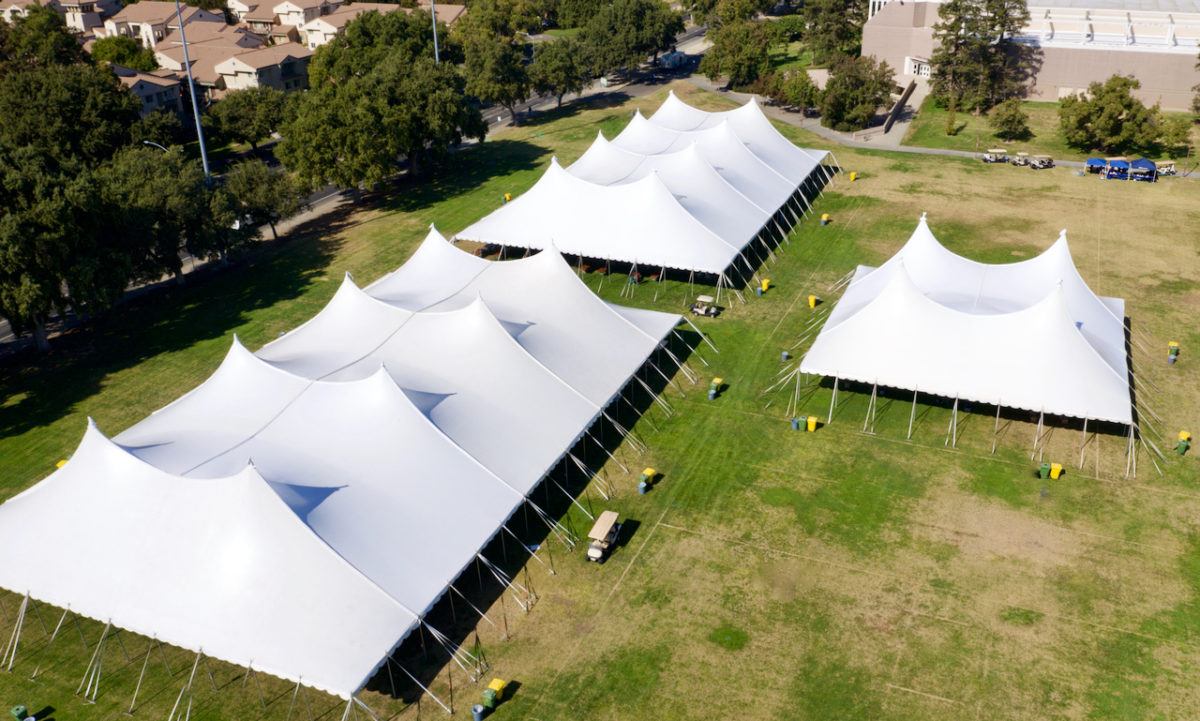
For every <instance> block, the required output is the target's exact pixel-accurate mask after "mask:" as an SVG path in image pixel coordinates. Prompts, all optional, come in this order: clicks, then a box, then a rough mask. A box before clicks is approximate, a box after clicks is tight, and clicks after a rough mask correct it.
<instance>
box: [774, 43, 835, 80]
mask: <svg viewBox="0 0 1200 721" xmlns="http://www.w3.org/2000/svg"><path fill="white" fill-rule="evenodd" d="M769 55H770V61H771V69H772V70H774V71H776V72H780V73H782V72H784V71H786V70H812V69H814V68H823V67H825V65H824V64H823V63H821V64H814V63H813V52H812V51H811V50H809V49H808V48H806V47H805V46H804V43H802V42H790V43H781V44H779V45H773V46H771V49H770V51H769Z"/></svg>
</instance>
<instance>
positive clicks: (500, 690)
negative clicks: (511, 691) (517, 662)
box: [488, 678, 508, 701]
mask: <svg viewBox="0 0 1200 721" xmlns="http://www.w3.org/2000/svg"><path fill="white" fill-rule="evenodd" d="M488 688H489V689H491V690H492V691H495V692H496V700H497V701H503V700H504V690H505V689H506V688H508V681H501V680H500V679H498V678H494V679H492V682H491V683H489V684H488Z"/></svg>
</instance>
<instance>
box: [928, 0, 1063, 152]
mask: <svg viewBox="0 0 1200 721" xmlns="http://www.w3.org/2000/svg"><path fill="white" fill-rule="evenodd" d="M938 7H939V10H938V14H939V18H940V19H939V21H938V23H937V24H935V25H934V26H933V33H934V42H935V48H934V52H933V55H932V56H931V57H930V61H929V62H930V66H931V68H932V70H933V77H932V82H931V89H932V94H933V97H934V98H935V99H936V100H937V101H938V102H941V103H944V104H945V105H947V106H948V108H949V111H950V112H949V117H948V119H947V128H948V130H947V134H948V135H950V134H953V133H952V132H950V129H952V128H953V127H954V115H955V113H956V112H957V110H958V109H959V108H962V107H967V108H976V109H980V110H983V109H987V108H990V107H991V106H993V105H995V104H996V103H998V102H1000V101H1001V100H1003V99H1005V98H1009V97H1015V96H1018V95H1021V94H1023V92H1024V87H1025V84H1026V82H1027V80H1028V79H1029V77H1030V76H1031V75H1032V73H1033V71H1034V67H1035V66H1036V64H1037V62H1038V58H1039V57H1040V55H1039V53H1040V51H1039V50H1038V49H1037V48H1034V47H1029V46H1024V45H1019V44H1017V43H1016V42H1014V41H1013V37H1014V36H1015V35H1016V33H1017V32H1018V31H1020V29H1021V28H1022V27H1024V26H1025V25H1026V24H1027V23H1028V22H1029V9H1028V7H1027V6H1026V5H1025V0H948V1H947V2H945V3H942V4H941V5H939V6H938Z"/></svg>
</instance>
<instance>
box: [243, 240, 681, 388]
mask: <svg viewBox="0 0 1200 721" xmlns="http://www.w3.org/2000/svg"><path fill="white" fill-rule="evenodd" d="M438 273H444V274H445V275H446V276H447V277H453V278H455V279H456V282H455V283H454V284H447V285H446V286H445V287H444V288H441V289H437V288H434V287H433V286H432V285H430V286H429V287H428V288H425V287H423V286H422V285H421V283H422V279H424V278H428V277H433V276H436V275H437V274H438ZM367 292H368V293H369V294H370V295H372V296H373V297H375V298H378V299H380V300H382V301H384V302H387V303H392V304H394V305H398V306H401V307H403V308H406V309H408V310H414V311H415V310H426V309H427V310H452V309H456V308H461V307H463V306H465V305H467V304H469V303H471V302H473V301H474V300H475V299H476V298H481V299H482V300H483V301H484V302H485V303H486V304H487V306H488V308H489V309H490V310H491V311H492V312H493V313H494V314H495V315H496V317H497V318H498V319H500V321H501V322H502V323H503V325H504V327H505V329H506V330H508V331H509V333H510V335H512V336H513V338H514V339H515V340H516V341H517V343H519V344H520V345H521V347H522V348H524V349H525V350H526V351H528V353H529V354H530V355H531V356H533V357H534V358H536V359H537V361H538V362H539V363H541V364H542V365H544V366H545V367H546V368H547V369H548V370H549V371H551V372H552V373H554V374H555V375H557V376H558V377H559V378H562V379H563V380H564V381H566V382H567V383H568V384H569V385H570V386H571V387H573V388H575V389H576V390H578V391H579V392H580V393H582V394H583V395H584V396H585V397H587V398H588V400H590V401H591V402H592V403H594V404H596V405H598V406H606V405H607V404H608V403H609V401H610V400H611V399H612V397H613V396H614V395H615V394H616V393H617V391H619V390H620V388H621V387H622V386H623V385H624V383H625V382H626V381H627V380H628V379H629V377H630V376H632V375H633V374H634V373H635V372H636V371H637V370H638V369H639V368H640V367H641V366H642V364H644V363H645V360H646V358H647V356H649V355H650V354H651V353H653V352H654V350H655V349H656V348H657V347H658V345H659V343H661V342H662V341H663V339H664V338H665V337H666V336H667V334H668V333H670V332H671V329H672V328H674V327H675V325H676V324H677V323H678V322H679V316H677V315H674V314H671V313H659V312H655V311H648V310H642V309H639V308H627V307H625V306H616V305H612V304H610V303H606V302H605V301H603V300H601V299H600V298H599V297H597V296H596V295H595V294H594V293H592V291H591V290H589V289H588V287H587V286H586V285H584V284H583V282H582V281H581V280H579V278H578V276H576V275H575V272H574V271H572V270H571V268H570V266H568V265H567V263H566V261H564V260H563V258H562V256H561V255H560V254H558V253H557V252H543V253H538V254H536V255H533V256H530V257H528V258H522V259H519V260H511V261H505V262H502V263H496V262H491V261H487V260H482V259H480V258H477V257H475V256H473V255H471V254H470V253H466V252H464V251H462V250H459V249H457V248H455V247H453V246H452V245H451V244H450V243H448V242H447V241H446V239H445V238H444V237H442V235H441V234H439V233H438V232H437V231H436V230H435V229H431V230H430V232H429V234H428V235H427V236H426V238H425V241H424V242H423V243H422V244H421V247H420V248H418V249H417V251H416V252H415V253H414V254H413V256H412V258H411V259H410V260H409V261H408V262H407V263H405V264H404V265H403V266H402V267H400V268H399V269H397V270H396V271H395V272H393V273H391V274H389V275H386V276H384V277H383V278H381V279H379V280H378V281H376V282H375V283H373V284H372V285H370V286H368V288H367ZM581 329H586V332H580V331H581ZM564 337H571V338H572V340H571V342H569V343H564V342H563V341H562V339H563V338H564ZM264 350H266V349H264Z"/></svg>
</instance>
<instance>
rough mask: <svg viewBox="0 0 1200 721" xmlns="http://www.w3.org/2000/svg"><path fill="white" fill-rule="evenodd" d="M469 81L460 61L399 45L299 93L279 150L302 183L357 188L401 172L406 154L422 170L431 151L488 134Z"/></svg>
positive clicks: (412, 168) (412, 165)
mask: <svg viewBox="0 0 1200 721" xmlns="http://www.w3.org/2000/svg"><path fill="white" fill-rule="evenodd" d="M463 88H464V81H463V79H462V77H461V76H460V75H459V74H458V71H457V69H456V68H455V67H454V66H453V65H451V64H449V63H441V64H435V63H434V61H433V60H432V59H431V58H424V57H422V58H418V59H416V60H415V61H414V60H413V59H411V58H409V57H408V54H407V52H405V51H404V50H403V49H402V48H398V49H397V50H396V51H395V52H393V54H392V55H390V56H388V57H386V58H384V60H383V61H382V62H380V63H379V65H378V66H376V67H375V68H372V69H371V70H370V71H369V72H367V73H366V74H364V75H362V76H360V77H350V78H348V79H347V80H345V81H344V82H339V83H336V84H334V83H322V84H321V85H320V86H318V87H316V88H314V89H311V90H309V91H308V92H306V93H304V94H303V95H300V96H299V100H298V101H297V102H296V104H295V107H294V110H293V115H292V118H291V119H290V120H289V121H288V122H287V123H285V125H284V129H283V132H282V134H283V140H282V141H280V143H279V145H278V147H277V149H276V155H277V156H278V157H279V159H280V160H281V161H282V162H283V163H284V165H286V166H287V167H288V168H290V169H291V170H293V171H294V172H295V173H296V176H297V179H298V180H299V181H300V182H301V183H302V184H304V185H307V186H309V187H315V186H317V185H321V184H324V183H334V184H335V185H338V186H340V187H343V188H354V189H355V193H356V195H357V193H358V189H359V188H360V187H363V186H366V187H370V186H372V185H375V184H377V183H379V182H382V181H383V180H384V179H385V178H387V177H389V176H391V175H392V174H393V173H395V172H396V170H397V158H398V156H400V155H405V156H407V157H408V160H409V170H410V172H411V173H412V174H414V175H416V174H417V173H418V172H419V170H420V167H421V164H422V163H423V161H424V160H425V159H426V158H432V159H437V158H438V157H440V156H441V155H442V154H444V153H445V152H446V151H447V149H449V148H451V147H455V146H457V145H459V144H461V143H462V141H463V139H464V138H466V137H472V138H479V139H482V138H483V137H484V136H485V135H486V134H487V126H486V125H485V124H484V122H483V118H482V117H481V116H480V114H479V110H478V109H476V108H475V107H474V106H472V105H471V104H470V103H468V102H467V100H466V97H465V95H464V94H463Z"/></svg>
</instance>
